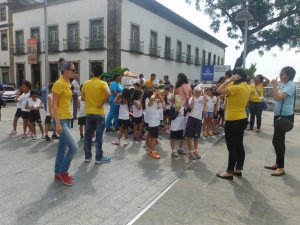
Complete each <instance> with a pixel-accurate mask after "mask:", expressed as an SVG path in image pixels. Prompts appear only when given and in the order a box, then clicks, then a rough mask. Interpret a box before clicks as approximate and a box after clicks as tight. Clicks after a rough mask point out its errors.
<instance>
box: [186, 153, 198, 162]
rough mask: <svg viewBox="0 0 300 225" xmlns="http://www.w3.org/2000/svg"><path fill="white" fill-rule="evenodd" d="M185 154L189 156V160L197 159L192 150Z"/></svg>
mask: <svg viewBox="0 0 300 225" xmlns="http://www.w3.org/2000/svg"><path fill="white" fill-rule="evenodd" d="M187 155H188V157H189V158H190V160H196V159H197V158H196V157H195V156H194V154H193V153H192V152H189V153H188V154H187Z"/></svg>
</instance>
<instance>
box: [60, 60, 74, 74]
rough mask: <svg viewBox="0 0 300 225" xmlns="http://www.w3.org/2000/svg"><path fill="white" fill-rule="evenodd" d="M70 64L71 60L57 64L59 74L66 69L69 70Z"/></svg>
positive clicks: (71, 63)
mask: <svg viewBox="0 0 300 225" xmlns="http://www.w3.org/2000/svg"><path fill="white" fill-rule="evenodd" d="M72 65H73V62H72V61H63V62H61V63H60V64H58V68H59V70H60V72H61V74H64V72H65V71H66V70H69V69H70V68H71V66H72Z"/></svg>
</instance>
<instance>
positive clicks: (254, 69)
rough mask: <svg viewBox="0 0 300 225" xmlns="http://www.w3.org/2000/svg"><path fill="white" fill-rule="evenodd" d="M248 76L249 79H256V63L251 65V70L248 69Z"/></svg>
mask: <svg viewBox="0 0 300 225" xmlns="http://www.w3.org/2000/svg"><path fill="white" fill-rule="evenodd" d="M245 70H246V74H247V75H248V77H249V79H254V77H255V72H256V70H257V69H256V63H251V66H250V67H249V68H246V69H245Z"/></svg>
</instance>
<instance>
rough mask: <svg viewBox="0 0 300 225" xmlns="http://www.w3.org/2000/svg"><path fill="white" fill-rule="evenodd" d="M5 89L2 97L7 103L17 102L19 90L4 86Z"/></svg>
mask: <svg viewBox="0 0 300 225" xmlns="http://www.w3.org/2000/svg"><path fill="white" fill-rule="evenodd" d="M3 88H4V91H5V92H4V93H3V94H2V97H3V98H4V99H5V101H7V102H14V101H16V97H17V90H16V89H15V88H14V87H13V86H11V85H3Z"/></svg>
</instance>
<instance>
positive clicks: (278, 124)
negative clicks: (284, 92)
mask: <svg viewBox="0 0 300 225" xmlns="http://www.w3.org/2000/svg"><path fill="white" fill-rule="evenodd" d="M296 90H297V87H296V89H295V95H294V109H295V105H296ZM283 103H284V99H283V100H282V103H281V108H280V113H279V117H278V119H277V120H276V121H275V123H274V127H275V128H276V129H278V130H281V131H284V132H289V131H291V130H292V129H293V128H294V124H293V123H292V122H291V121H290V120H288V119H287V118H286V117H284V116H282V115H281V113H282V107H283Z"/></svg>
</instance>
